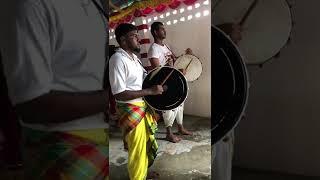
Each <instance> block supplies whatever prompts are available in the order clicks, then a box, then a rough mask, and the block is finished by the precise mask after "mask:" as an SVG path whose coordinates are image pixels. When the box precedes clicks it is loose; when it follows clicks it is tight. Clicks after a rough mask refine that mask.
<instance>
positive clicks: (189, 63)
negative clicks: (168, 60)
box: [174, 54, 202, 82]
mask: <svg viewBox="0 0 320 180" xmlns="http://www.w3.org/2000/svg"><path fill="white" fill-rule="evenodd" d="M174 67H175V68H176V69H186V68H187V69H186V74H185V78H186V79H187V81H188V82H192V81H195V80H197V79H198V78H199V77H200V75H201V72H202V64H201V62H200V60H199V59H198V58H197V57H196V56H193V55H189V54H185V55H182V56H180V57H179V58H178V59H177V60H176V62H175V63H174Z"/></svg>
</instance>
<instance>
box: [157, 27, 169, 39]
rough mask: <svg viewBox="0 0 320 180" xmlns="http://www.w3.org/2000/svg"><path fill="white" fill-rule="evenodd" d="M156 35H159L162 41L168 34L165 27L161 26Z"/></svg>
mask: <svg viewBox="0 0 320 180" xmlns="http://www.w3.org/2000/svg"><path fill="white" fill-rule="evenodd" d="M156 33H157V36H158V37H159V38H160V39H165V38H166V35H167V32H166V29H165V28H164V26H163V25H160V26H159V29H158V30H156Z"/></svg>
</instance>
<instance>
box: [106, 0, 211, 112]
mask: <svg viewBox="0 0 320 180" xmlns="http://www.w3.org/2000/svg"><path fill="white" fill-rule="evenodd" d="M199 2H200V5H201V6H200V7H198V8H196V9H195V8H194V6H193V9H192V10H188V9H187V7H186V6H184V5H182V6H181V7H179V9H178V12H177V14H175V15H174V14H172V11H173V10H169V11H166V12H164V13H163V15H164V18H160V17H159V16H160V15H161V14H153V15H152V16H150V17H146V18H145V20H146V22H147V24H149V25H151V24H152V22H154V17H155V16H157V17H158V19H157V21H161V22H163V23H164V24H165V27H166V30H167V38H166V43H167V44H168V45H169V46H170V47H171V49H172V51H173V52H174V53H175V55H177V56H179V55H181V54H183V53H184V51H185V49H186V48H191V49H192V50H193V53H194V54H195V55H196V56H198V57H199V58H200V60H201V62H202V65H203V71H202V74H201V76H200V78H199V79H198V80H196V81H194V82H192V83H189V95H188V98H187V100H186V102H185V114H191V115H196V116H201V117H211V52H210V51H211V30H210V25H211V15H210V14H208V15H207V16H203V12H204V11H205V10H208V11H209V12H210V8H211V7H210V6H211V5H210V4H208V5H203V2H204V1H203V0H199ZM181 8H184V12H182V13H180V9H181ZM167 12H170V15H169V16H167V17H166V13H167ZM198 12H200V13H201V16H200V17H199V18H196V17H195V14H196V13H198ZM189 15H192V19H190V20H187V19H188V16H189ZM181 17H185V21H180V18H181ZM150 18H151V19H152V21H150V22H149V21H148V19H150ZM175 19H176V20H177V23H175V24H173V21H174V20H175ZM168 21H170V22H171V25H167V22H168ZM146 34H147V35H148V36H149V37H150V39H151V41H152V42H153V38H152V36H151V34H150V32H149V31H148V32H147V33H146ZM110 35H113V33H111V34H110ZM110 44H116V42H115V39H114V38H113V39H110Z"/></svg>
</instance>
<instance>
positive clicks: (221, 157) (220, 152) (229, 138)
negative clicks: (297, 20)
mask: <svg viewBox="0 0 320 180" xmlns="http://www.w3.org/2000/svg"><path fill="white" fill-rule="evenodd" d="M233 133H234V132H233V130H232V131H231V132H230V133H228V134H227V135H226V136H225V137H224V138H223V139H222V140H220V141H219V142H217V143H216V144H215V145H214V146H215V158H214V160H213V174H212V176H213V179H214V180H231V175H232V158H233V142H234V134H233Z"/></svg>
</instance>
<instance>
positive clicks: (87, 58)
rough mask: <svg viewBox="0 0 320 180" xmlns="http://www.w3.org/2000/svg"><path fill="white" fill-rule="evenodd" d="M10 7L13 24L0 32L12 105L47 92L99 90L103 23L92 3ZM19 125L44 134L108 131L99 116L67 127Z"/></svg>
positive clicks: (71, 0)
mask: <svg viewBox="0 0 320 180" xmlns="http://www.w3.org/2000/svg"><path fill="white" fill-rule="evenodd" d="M14 2H15V1H14ZM15 7H18V8H17V10H16V11H13V12H15V13H11V14H9V15H8V17H14V18H15V24H11V26H10V25H9V26H8V27H9V28H8V27H6V29H2V30H1V35H2V36H1V39H0V43H3V44H1V52H2V53H3V64H4V72H5V75H6V78H7V83H8V90H9V96H10V99H11V101H12V103H13V104H18V103H22V102H26V101H29V100H32V99H34V98H36V97H39V96H41V95H43V94H46V93H48V92H49V91H50V90H59V91H68V92H83V91H94V90H101V89H102V84H103V72H104V67H105V59H106V51H105V50H106V43H107V32H106V28H107V23H106V19H105V18H104V17H103V16H102V14H101V13H100V12H99V11H98V10H97V8H96V7H95V6H94V4H93V3H92V1H88V0H68V1H66V0H24V1H18V5H16V6H15ZM8 12H9V11H8ZM9 13H10V12H9ZM13 22H14V21H13ZM44 121H45V120H44ZM23 125H25V126H28V127H31V128H35V129H41V130H48V131H51V130H76V129H90V128H103V127H107V124H106V123H104V120H103V114H102V113H100V114H96V115H93V116H89V117H86V118H82V119H77V120H74V121H70V122H66V123H58V124H50V125H43V124H37V125H30V124H25V123H23Z"/></svg>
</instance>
